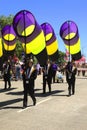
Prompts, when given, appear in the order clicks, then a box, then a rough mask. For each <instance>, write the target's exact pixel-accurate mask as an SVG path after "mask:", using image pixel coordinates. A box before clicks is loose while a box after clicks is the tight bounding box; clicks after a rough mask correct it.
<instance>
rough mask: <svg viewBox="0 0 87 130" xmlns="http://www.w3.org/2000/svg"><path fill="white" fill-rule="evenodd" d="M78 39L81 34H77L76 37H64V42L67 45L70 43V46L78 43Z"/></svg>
mask: <svg viewBox="0 0 87 130" xmlns="http://www.w3.org/2000/svg"><path fill="white" fill-rule="evenodd" d="M78 39H79V35H76V36H75V37H74V38H72V39H67V40H66V39H63V40H64V43H65V44H66V45H70V46H72V45H75V44H76V43H77V41H78Z"/></svg>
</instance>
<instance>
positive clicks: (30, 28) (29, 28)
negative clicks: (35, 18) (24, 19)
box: [22, 25, 35, 36]
mask: <svg viewBox="0 0 87 130" xmlns="http://www.w3.org/2000/svg"><path fill="white" fill-rule="evenodd" d="M34 28H35V25H30V26H29V27H27V28H26V29H25V30H24V31H23V32H22V36H28V35H30V34H31V33H32V32H33V31H34Z"/></svg>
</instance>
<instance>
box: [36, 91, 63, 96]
mask: <svg viewBox="0 0 87 130" xmlns="http://www.w3.org/2000/svg"><path fill="white" fill-rule="evenodd" d="M62 92H64V90H54V91H52V92H51V93H49V92H46V93H45V94H43V93H35V96H36V97H47V96H50V95H53V94H56V93H62Z"/></svg>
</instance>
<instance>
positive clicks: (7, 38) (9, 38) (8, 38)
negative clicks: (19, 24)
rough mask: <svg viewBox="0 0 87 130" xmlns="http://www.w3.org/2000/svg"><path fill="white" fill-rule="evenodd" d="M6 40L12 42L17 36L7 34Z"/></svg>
mask: <svg viewBox="0 0 87 130" xmlns="http://www.w3.org/2000/svg"><path fill="white" fill-rule="evenodd" d="M4 39H5V40H7V41H12V40H14V39H15V36H14V35H13V34H6V35H5V36H4Z"/></svg>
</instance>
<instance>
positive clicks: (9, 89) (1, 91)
mask: <svg viewBox="0 0 87 130" xmlns="http://www.w3.org/2000/svg"><path fill="white" fill-rule="evenodd" d="M14 89H17V88H7V89H0V93H3V92H8V91H11V90H14Z"/></svg>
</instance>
